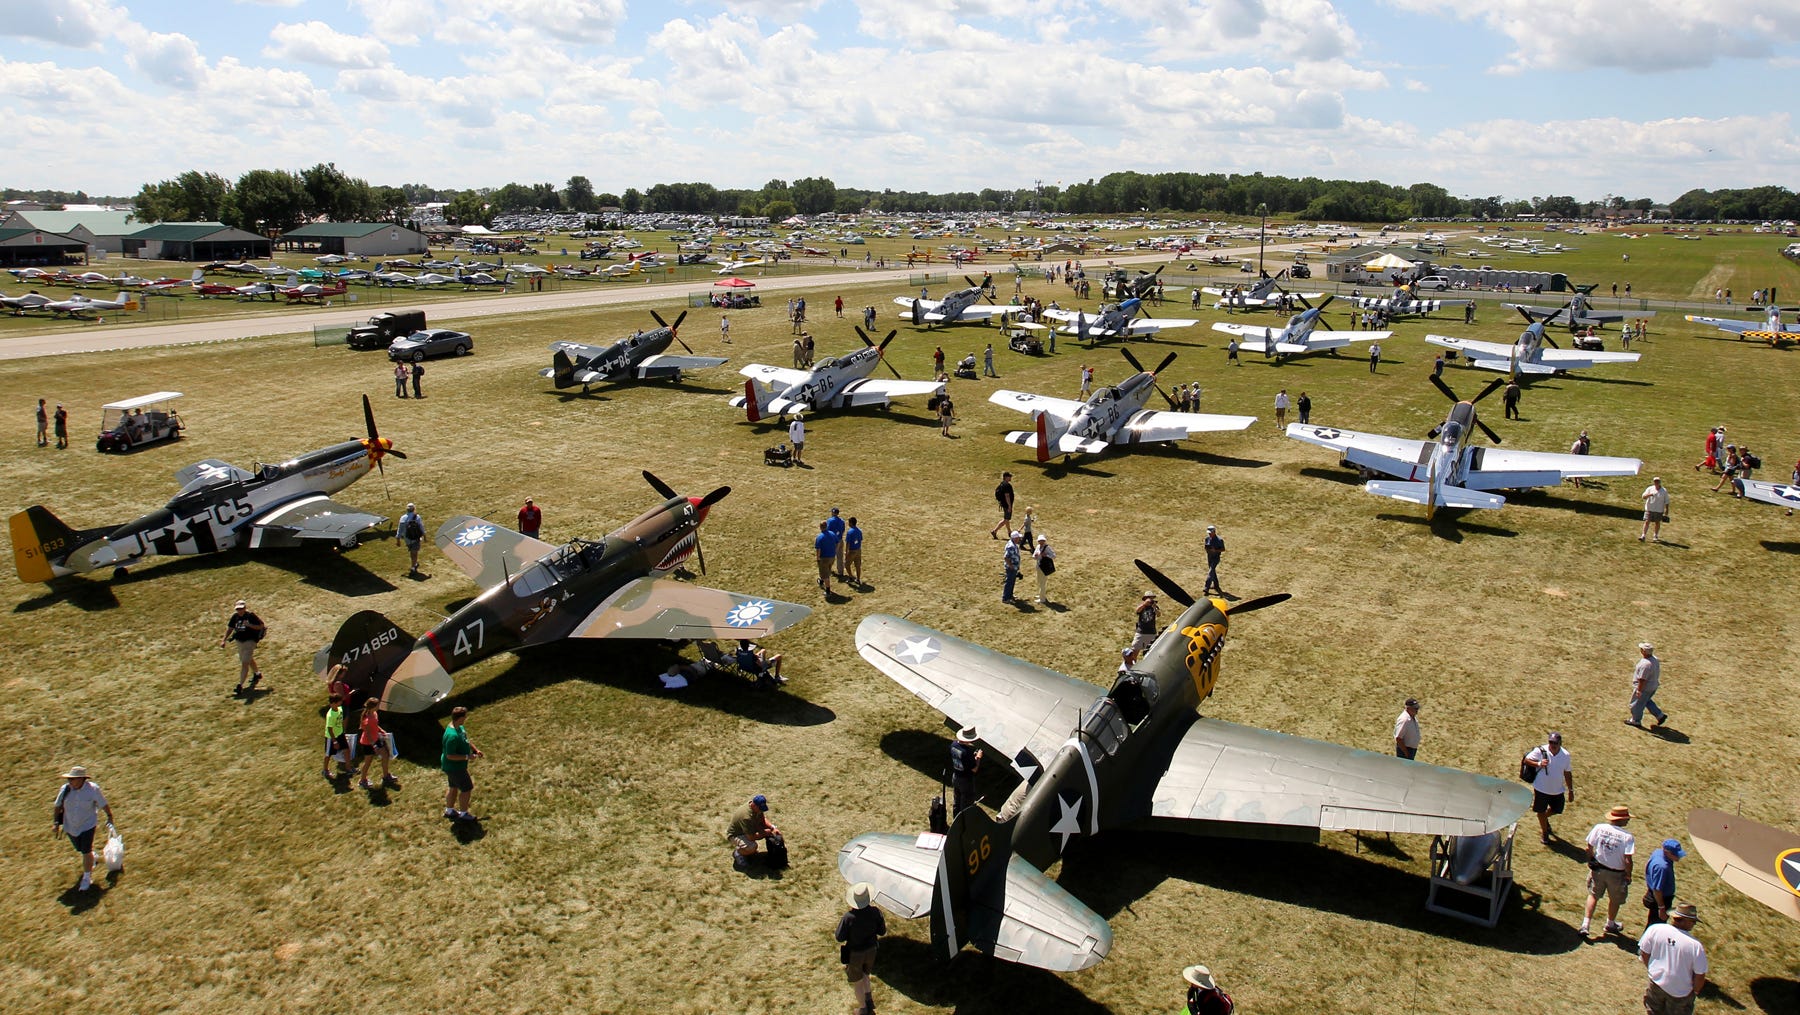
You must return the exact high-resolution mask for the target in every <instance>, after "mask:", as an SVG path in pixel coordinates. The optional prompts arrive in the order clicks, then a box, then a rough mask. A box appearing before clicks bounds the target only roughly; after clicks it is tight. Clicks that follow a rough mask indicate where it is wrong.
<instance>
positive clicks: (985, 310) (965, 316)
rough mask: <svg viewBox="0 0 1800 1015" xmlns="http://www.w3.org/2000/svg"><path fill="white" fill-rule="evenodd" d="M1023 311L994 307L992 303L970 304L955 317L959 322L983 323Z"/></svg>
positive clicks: (1013, 308) (1019, 308) (1008, 307)
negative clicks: (1002, 315) (1003, 315)
mask: <svg viewBox="0 0 1800 1015" xmlns="http://www.w3.org/2000/svg"><path fill="white" fill-rule="evenodd" d="M1024 309H1025V308H1024V307H1013V306H1003V305H1002V306H996V305H995V304H992V303H971V304H969V305H968V306H966V307H964V308H963V309H962V313H960V314H957V315H956V319H957V320H959V321H985V320H987V319H989V318H991V317H999V316H1000V315H1001V314H1016V313H1019V312H1021V311H1023V310H1024Z"/></svg>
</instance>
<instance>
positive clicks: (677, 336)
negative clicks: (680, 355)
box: [650, 310, 694, 356]
mask: <svg viewBox="0 0 1800 1015" xmlns="http://www.w3.org/2000/svg"><path fill="white" fill-rule="evenodd" d="M650 316H651V317H654V318H655V319H656V323H657V324H659V325H661V326H662V327H665V328H667V329H669V337H670V338H672V339H674V340H675V341H676V342H677V343H679V344H680V345H681V347H682V348H683V349H687V351H688V355H689V356H692V355H693V354H694V350H692V349H689V348H688V344H687V343H686V342H683V341H681V322H682V321H685V320H687V311H685V310H683V311H682V312H681V313H680V314H679V315H677V316H676V318H675V323H674V324H670V323H669V322H668V321H665V320H663V319H662V315H661V314H658V313H657V312H656V311H654V310H652V311H650Z"/></svg>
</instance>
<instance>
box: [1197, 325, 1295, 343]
mask: <svg viewBox="0 0 1800 1015" xmlns="http://www.w3.org/2000/svg"><path fill="white" fill-rule="evenodd" d="M1212 330H1214V331H1223V332H1224V333H1225V334H1227V335H1236V336H1237V337H1238V338H1257V339H1265V338H1274V337H1276V336H1278V335H1280V334H1281V333H1282V332H1284V331H1286V330H1287V329H1286V328H1277V327H1273V326H1271V325H1267V324H1239V323H1238V322H1236V321H1218V322H1215V323H1214V324H1213V326H1212Z"/></svg>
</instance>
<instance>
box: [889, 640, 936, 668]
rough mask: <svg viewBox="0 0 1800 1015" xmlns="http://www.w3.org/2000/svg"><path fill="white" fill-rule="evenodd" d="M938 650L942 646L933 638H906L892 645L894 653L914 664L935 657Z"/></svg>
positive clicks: (926, 661)
mask: <svg viewBox="0 0 1800 1015" xmlns="http://www.w3.org/2000/svg"><path fill="white" fill-rule="evenodd" d="M940 651H942V648H941V647H940V646H939V645H938V643H937V640H936V639H934V638H906V639H904V640H902V641H901V642H900V643H899V644H898V645H895V646H894V655H896V656H898V657H899V658H901V659H905V660H908V661H910V662H911V663H912V664H913V665H914V666H919V665H923V664H925V663H928V662H930V661H931V660H933V659H935V658H937V655H938V653H939V652H940Z"/></svg>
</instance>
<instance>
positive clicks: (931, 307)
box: [894, 275, 1018, 328]
mask: <svg viewBox="0 0 1800 1015" xmlns="http://www.w3.org/2000/svg"><path fill="white" fill-rule="evenodd" d="M963 281H965V282H967V283H969V287H968V288H967V289H958V290H956V291H955V292H951V293H947V294H945V296H944V298H943V299H941V300H915V299H911V298H909V297H906V296H896V297H894V302H895V303H898V304H899V305H901V306H903V307H907V308H909V309H908V311H907V314H903V315H901V316H907V315H908V314H909V315H910V318H909V319H910V320H911V321H912V322H913V323H914V324H923V325H925V326H926V327H928V328H929V327H931V326H932V325H933V324H958V323H961V322H964V321H980V322H981V323H983V324H986V323H987V322H988V321H990V320H992V319H994V318H996V317H999V316H1000V315H1001V314H1010V313H1013V312H1014V311H1015V310H1017V309H1018V308H1017V307H1002V306H998V305H996V304H994V303H993V302H992V301H991V300H990V301H989V302H987V303H985V304H984V303H981V302H980V301H981V300H985V299H988V291H987V290H986V289H983V288H982V287H981V286H979V285H977V284H976V282H975V280H974V279H972V278H970V277H969V276H967V275H964V276H963Z"/></svg>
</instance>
